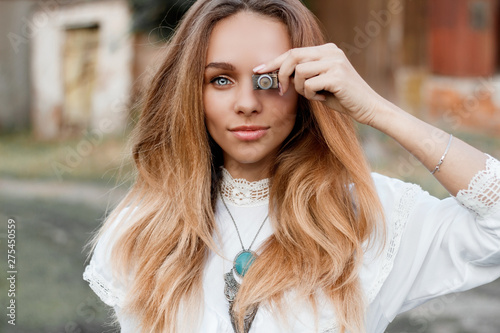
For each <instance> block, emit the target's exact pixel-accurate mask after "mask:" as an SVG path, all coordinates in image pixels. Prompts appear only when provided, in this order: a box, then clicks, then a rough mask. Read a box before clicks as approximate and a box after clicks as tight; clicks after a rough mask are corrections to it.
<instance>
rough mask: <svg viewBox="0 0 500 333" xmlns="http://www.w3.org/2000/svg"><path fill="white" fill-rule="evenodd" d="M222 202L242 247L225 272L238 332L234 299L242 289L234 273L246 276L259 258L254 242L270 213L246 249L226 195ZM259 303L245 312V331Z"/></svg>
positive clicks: (226, 286)
mask: <svg viewBox="0 0 500 333" xmlns="http://www.w3.org/2000/svg"><path fill="white" fill-rule="evenodd" d="M221 199H222V203H223V204H224V207H226V210H227V212H228V213H229V216H230V217H231V220H232V221H233V224H234V227H235V228H236V233H237V234H238V238H239V240H240V244H241V248H242V250H241V251H240V252H238V254H237V255H236V257H234V260H233V268H232V269H231V270H230V271H229V272H228V273H226V274H224V282H225V286H224V295H225V296H226V299H227V300H228V302H229V315H230V317H231V324H232V325H233V330H234V332H236V333H239V330H238V327H237V325H236V320H235V317H234V311H233V304H234V299H235V298H236V295H237V294H238V290H239V289H240V284H239V283H238V281H236V279H235V278H234V273H236V274H237V275H238V276H240V277H243V276H245V274H246V272H247V271H248V269H249V268H250V266H251V265H252V264H253V262H254V261H255V259H256V258H257V254H256V253H255V252H254V251H252V250H251V248H252V245H253V243H255V240H256V239H257V236H258V235H259V233H260V231H261V230H262V227H263V226H264V223H266V221H267V218H268V217H269V215H266V218H265V219H264V221H262V223H261V225H260V227H259V230H258V231H257V233H256V234H255V237H254V238H253V241H252V243H251V244H250V246H249V247H248V249H245V246H244V245H243V241H242V240H241V235H240V231H239V229H238V225H236V221H235V220H234V218H233V215H232V214H231V211H230V210H229V208H228V207H227V205H226V201H224V196H223V195H221ZM258 307H259V306H258V305H255V306H254V307H252V308H251V309H250V311H248V312H247V313H246V314H245V319H244V333H247V332H248V331H249V330H250V327H251V326H252V322H253V320H254V318H255V315H256V314H257V310H258Z"/></svg>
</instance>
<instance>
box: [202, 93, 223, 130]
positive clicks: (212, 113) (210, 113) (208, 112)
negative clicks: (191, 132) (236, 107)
mask: <svg viewBox="0 0 500 333" xmlns="http://www.w3.org/2000/svg"><path fill="white" fill-rule="evenodd" d="M203 107H204V113H205V123H206V125H207V129H208V131H209V133H210V134H211V135H212V136H213V134H214V133H212V132H213V131H214V130H215V128H217V122H218V121H219V122H220V119H221V118H220V115H219V112H220V110H221V106H220V105H218V103H217V98H215V97H214V95H213V94H210V93H204V94H203Z"/></svg>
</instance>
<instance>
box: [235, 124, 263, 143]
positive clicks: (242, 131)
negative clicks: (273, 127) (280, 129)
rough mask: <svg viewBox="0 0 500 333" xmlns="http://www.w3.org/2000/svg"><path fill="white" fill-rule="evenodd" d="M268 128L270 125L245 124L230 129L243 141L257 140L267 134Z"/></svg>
mask: <svg viewBox="0 0 500 333" xmlns="http://www.w3.org/2000/svg"><path fill="white" fill-rule="evenodd" d="M268 129H269V127H265V126H256V125H244V126H238V127H234V128H231V129H230V130H229V131H230V132H231V133H233V135H234V136H235V137H236V138H238V139H240V140H242V141H255V140H258V139H260V138H262V137H263V136H264V135H266V133H267V130H268Z"/></svg>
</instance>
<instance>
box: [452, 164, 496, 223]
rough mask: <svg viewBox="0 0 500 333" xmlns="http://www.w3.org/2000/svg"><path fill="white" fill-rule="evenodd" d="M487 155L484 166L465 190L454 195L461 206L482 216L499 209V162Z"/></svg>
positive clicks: (487, 215)
mask: <svg viewBox="0 0 500 333" xmlns="http://www.w3.org/2000/svg"><path fill="white" fill-rule="evenodd" d="M487 156H488V159H487V160H486V168H485V169H484V170H481V171H479V172H478V173H477V174H476V175H475V176H474V177H473V178H472V180H471V181H470V183H469V187H468V189H467V190H461V191H459V192H458V194H457V196H456V198H457V200H458V202H459V203H460V204H461V205H462V206H464V207H466V208H468V209H470V210H471V211H473V212H474V213H476V214H477V215H478V216H480V217H483V218H485V217H489V216H491V215H492V214H494V213H495V212H496V211H497V210H498V209H500V162H499V161H498V160H496V159H494V158H493V157H491V156H490V155H487Z"/></svg>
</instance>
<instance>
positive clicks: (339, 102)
mask: <svg viewBox="0 0 500 333" xmlns="http://www.w3.org/2000/svg"><path fill="white" fill-rule="evenodd" d="M278 69H279V75H278V79H279V82H280V85H281V87H280V94H284V93H285V92H286V91H287V90H288V89H289V87H290V82H293V85H294V86H295V90H297V92H298V93H299V94H301V95H303V96H304V97H306V98H307V99H309V100H317V101H321V102H323V103H325V104H326V105H327V106H328V107H330V108H331V109H334V110H336V111H339V112H343V113H346V114H349V115H350V116H351V117H352V118H354V119H355V120H356V121H358V122H360V123H363V124H367V125H373V124H372V123H373V122H374V121H375V118H376V113H377V110H383V109H385V108H386V107H387V106H388V104H390V102H388V101H387V100H385V99H384V98H382V97H381V96H380V95H378V94H377V93H376V92H375V91H374V90H373V89H372V88H371V87H370V86H369V85H368V84H367V83H366V82H365V81H364V80H363V79H362V78H361V76H360V75H359V74H358V73H357V72H356V70H355V69H354V67H352V65H351V63H350V62H349V60H347V57H346V56H345V54H344V52H343V51H342V50H341V49H339V48H338V47H337V46H336V45H335V44H331V43H330V44H325V45H321V46H314V47H304V48H297V49H291V50H289V51H288V52H286V53H283V54H282V55H280V56H278V57H277V58H275V59H274V60H271V61H270V62H268V63H266V64H263V65H261V66H257V67H256V68H255V69H254V72H255V73H259V74H261V73H269V72H272V71H275V70H278Z"/></svg>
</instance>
